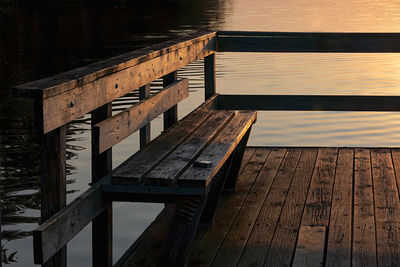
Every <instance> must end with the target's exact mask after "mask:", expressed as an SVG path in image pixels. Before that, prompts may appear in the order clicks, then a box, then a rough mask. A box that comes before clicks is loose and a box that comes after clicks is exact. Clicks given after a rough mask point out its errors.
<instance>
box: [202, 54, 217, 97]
mask: <svg viewBox="0 0 400 267" xmlns="http://www.w3.org/2000/svg"><path fill="white" fill-rule="evenodd" d="M215 80H216V78H215V54H211V55H209V56H207V57H205V58H204V92H205V95H204V96H205V100H207V99H209V98H210V97H212V96H213V95H214V94H215V92H216V90H215Z"/></svg>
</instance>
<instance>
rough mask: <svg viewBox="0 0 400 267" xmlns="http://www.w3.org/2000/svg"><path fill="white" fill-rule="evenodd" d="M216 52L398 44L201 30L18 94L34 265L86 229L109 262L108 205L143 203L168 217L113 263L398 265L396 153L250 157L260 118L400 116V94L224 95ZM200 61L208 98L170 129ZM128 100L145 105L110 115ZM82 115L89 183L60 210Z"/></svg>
mask: <svg viewBox="0 0 400 267" xmlns="http://www.w3.org/2000/svg"><path fill="white" fill-rule="evenodd" d="M218 52H290V53H292V52H297V53H316V52H318V53H394V52H396V53H397V52H400V34H399V33H279V32H230V31H229V32H227V31H223V32H221V31H220V32H215V31H206V32H198V33H193V34H190V35H188V36H184V37H181V38H179V39H177V40H171V41H167V42H164V43H161V44H157V45H154V46H151V47H148V48H143V49H139V50H137V51H132V52H128V53H126V54H123V55H119V56H116V57H113V58H110V59H107V60H104V61H102V62H98V63H94V64H91V65H88V66H85V67H81V68H78V69H75V70H71V71H68V72H65V73H61V74H58V75H55V76H53V77H48V78H44V79H42V80H38V81H33V82H30V83H28V84H24V85H19V86H17V87H15V88H13V95H14V96H15V97H24V98H29V99H32V100H33V102H34V112H35V124H36V128H37V131H38V134H39V136H40V137H41V145H40V149H41V153H42V160H41V176H42V191H41V199H42V206H41V221H42V222H41V225H40V226H39V227H38V228H37V229H35V230H34V231H33V241H34V246H33V249H34V262H35V263H36V264H42V265H43V266H46V267H50V266H57V267H58V266H61V267H64V266H67V244H68V242H69V241H70V240H71V239H73V238H74V237H75V236H76V235H77V234H78V233H79V232H80V231H81V230H82V229H84V227H85V226H86V225H88V224H89V223H92V265H93V266H94V267H104V266H107V267H111V266H113V255H112V252H113V248H112V240H113V236H112V234H113V226H112V221H113V214H112V202H113V201H128V202H135V201H138V202H151V203H165V205H166V208H165V209H164V211H163V212H161V214H160V215H159V216H158V217H157V219H156V220H155V221H154V222H153V223H152V224H151V225H150V227H149V228H148V229H147V230H146V231H145V232H144V233H143V234H142V236H141V237H140V238H139V239H138V240H137V241H136V242H135V243H134V244H133V245H132V246H131V248H130V249H129V250H128V251H127V252H126V253H125V254H124V256H123V257H122V258H121V259H120V260H119V261H118V262H117V264H116V266H121V265H124V266H154V265H161V266H165V265H166V264H169V265H172V266H182V265H184V264H185V263H187V264H188V265H190V266H199V265H201V266H209V265H214V266H235V265H241V266H261V265H265V266H290V265H294V266H320V265H325V266H342V265H345V266H351V265H352V266H375V265H379V266H400V205H399V204H400V203H399V202H400V200H399V191H398V181H397V179H398V177H400V173H399V172H400V149H395V148H393V149H391V148H385V149H380V148H371V149H366V148H261V147H260V148H247V150H246V144H247V140H248V138H249V136H250V131H251V128H252V125H253V124H254V123H255V122H256V116H257V112H256V111H257V110H265V111H268V110H285V111H338V112H339V111H357V112H365V111H374V112H387V111H394V112H399V111H400V96H396V95H392V96H382V95H372V96H370V95H368V96H365V95H246V94H241V95H233V94H219V93H218V91H217V86H216V56H215V55H216V53H218ZM198 60H204V61H203V62H204V102H203V103H202V104H201V105H200V106H199V107H197V108H195V109H194V110H193V111H191V112H190V113H189V114H188V115H187V116H186V117H185V118H183V119H181V120H178V103H179V102H181V101H182V100H183V99H185V98H186V97H189V92H190V90H189V81H188V80H187V79H179V78H178V70H179V69H181V68H182V67H184V66H186V65H188V64H190V63H192V62H195V61H198ZM160 78H161V79H162V83H163V89H162V90H161V91H158V93H156V94H151V83H152V82H153V81H155V80H157V79H160ZM244 89H245V88H244ZM133 91H135V92H136V93H138V95H139V99H140V102H138V103H134V104H133V105H132V106H130V107H128V108H126V109H124V110H123V111H121V112H119V113H117V114H113V113H112V102H113V101H115V100H117V99H119V98H120V97H122V96H124V95H126V94H128V93H131V92H133ZM87 113H91V143H92V151H91V152H92V157H91V162H92V174H91V176H92V183H91V187H90V188H89V189H88V190H86V191H85V192H83V193H82V194H81V195H80V196H79V197H77V198H76V199H75V200H73V201H72V202H71V203H69V204H68V205H66V192H67V191H66V140H67V138H66V137H67V135H66V133H67V127H68V124H69V123H70V122H72V121H73V120H75V119H77V118H79V117H81V116H83V115H85V114H87ZM160 115H163V121H164V131H163V132H162V133H161V134H160V135H158V136H157V137H155V138H154V139H153V138H151V136H150V132H151V131H150V127H151V123H152V121H153V120H154V119H155V118H157V117H158V116H160ZM136 131H140V134H139V136H140V147H141V149H140V150H139V151H138V152H137V153H135V154H133V155H132V156H130V157H129V158H128V159H127V160H126V161H125V162H124V163H122V164H121V165H120V166H118V167H116V168H113V167H112V164H111V163H112V147H113V146H114V145H116V144H117V143H119V142H121V141H122V140H123V139H124V138H126V137H128V136H129V135H131V134H132V133H134V132H136ZM371 146H373V144H371ZM132 152H134V151H132ZM242 159H243V161H242ZM240 162H243V163H242V168H241V169H240ZM238 174H240V176H239V179H238V180H239V181H238V183H236V181H237V178H238ZM235 184H237V185H236V187H235ZM233 191H235V193H234V194H232V192H233ZM224 192H225V193H224ZM227 192H230V193H227ZM215 211H217V213H216V214H215ZM214 215H215V216H214ZM213 222H214V223H213ZM206 228H207V229H206ZM167 232H168V234H167Z"/></svg>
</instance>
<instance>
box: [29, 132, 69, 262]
mask: <svg viewBox="0 0 400 267" xmlns="http://www.w3.org/2000/svg"><path fill="white" fill-rule="evenodd" d="M66 129H67V127H66V126H65V125H64V126H61V127H60V128H58V129H56V130H53V131H52V132H50V133H48V134H45V135H43V136H42V138H41V150H42V151H41V155H42V157H41V181H42V184H41V185H42V188H41V190H42V191H41V213H40V216H41V217H40V220H41V223H42V224H46V223H47V222H48V221H49V218H50V217H51V216H53V215H54V214H55V213H57V211H59V210H61V209H62V208H64V207H65V205H66V201H67V179H66V173H65V171H66V169H65V167H66V166H65V164H66ZM65 245H66V243H65V244H62V246H60V247H58V249H57V250H56V251H54V252H53V253H52V254H51V255H48V257H45V258H43V257H42V255H41V249H42V244H38V245H36V246H34V261H35V262H37V263H46V264H44V266H45V267H53V266H57V267H58V266H60V267H64V266H67V247H66V246H65ZM53 255H54V257H52V258H51V256H53Z"/></svg>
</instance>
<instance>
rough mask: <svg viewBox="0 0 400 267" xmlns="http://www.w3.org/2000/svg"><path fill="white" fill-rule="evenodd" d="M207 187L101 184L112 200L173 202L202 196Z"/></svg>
mask: <svg viewBox="0 0 400 267" xmlns="http://www.w3.org/2000/svg"><path fill="white" fill-rule="evenodd" d="M207 190H208V189H207V188H206V187H203V188H200V187H199V188H182V187H175V186H169V187H166V186H129V185H113V184H107V185H103V193H104V194H106V196H107V198H109V199H112V200H113V201H130V202H148V203H162V202H164V203H174V202H179V201H182V200H183V199H185V198H187V197H188V196H204V195H205V194H206V193H207Z"/></svg>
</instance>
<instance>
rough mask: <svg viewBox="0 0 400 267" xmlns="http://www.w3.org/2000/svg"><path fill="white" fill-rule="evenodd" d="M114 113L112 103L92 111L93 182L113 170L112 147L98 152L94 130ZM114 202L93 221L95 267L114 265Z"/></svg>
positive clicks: (93, 259) (93, 263)
mask: <svg viewBox="0 0 400 267" xmlns="http://www.w3.org/2000/svg"><path fill="white" fill-rule="evenodd" d="M111 115H112V105H111V103H108V104H106V105H104V106H102V107H100V108H98V109H96V110H94V111H92V113H91V127H92V131H91V132H92V184H94V183H96V182H97V181H99V180H100V179H101V178H102V177H104V176H105V175H107V174H109V173H110V172H111V171H112V149H111V148H110V149H108V150H106V151H104V152H103V153H101V154H97V153H96V151H97V149H96V147H95V146H97V144H98V143H99V142H98V140H97V138H98V135H96V134H95V133H94V131H93V127H95V125H96V124H97V123H99V122H101V121H103V120H105V119H107V118H109V117H111ZM112 240H113V236H112V203H111V201H109V203H108V205H107V208H105V209H104V210H103V211H102V212H101V213H100V214H99V215H98V216H97V217H96V218H94V219H93V222H92V250H93V252H92V265H93V267H111V266H112V260H113V257H112Z"/></svg>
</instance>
